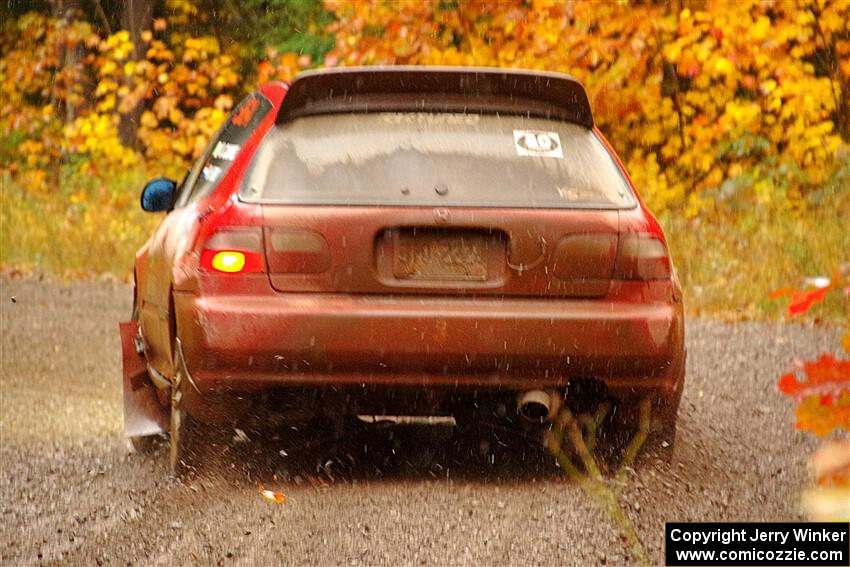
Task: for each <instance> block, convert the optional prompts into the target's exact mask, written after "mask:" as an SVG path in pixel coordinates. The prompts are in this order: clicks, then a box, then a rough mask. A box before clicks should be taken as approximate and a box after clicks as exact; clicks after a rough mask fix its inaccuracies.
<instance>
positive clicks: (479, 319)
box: [174, 292, 684, 394]
mask: <svg viewBox="0 0 850 567" xmlns="http://www.w3.org/2000/svg"><path fill="white" fill-rule="evenodd" d="M174 300H175V310H176V323H177V332H178V335H179V336H180V338H181V341H182V344H183V349H184V355H185V358H186V361H187V366H188V370H189V372H190V374H191V377H192V380H193V381H194V382H195V384H196V385H197V386H198V388H199V389H200V390H201V391H204V390H207V391H212V390H222V389H227V390H245V391H250V390H257V389H263V388H267V387H273V386H278V385H305V386H322V385H344V384H347V385H352V386H354V385H361V384H370V385H374V384H386V385H388V386H390V385H398V386H434V387H440V386H446V387H459V388H465V387H468V388H475V389H487V388H493V389H525V388H539V387H551V386H561V385H564V384H566V383H567V382H568V381H569V380H570V379H571V378H573V377H595V378H599V379H602V380H604V381H605V382H606V383H607V384H608V386H609V388H611V389H613V390H619V391H621V392H624V393H628V392H631V393H635V394H639V393H642V392H646V391H658V393H659V394H665V393H671V392H674V391H675V390H676V389H677V387H679V386H680V382H681V379H682V373H683V367H684V344H683V343H684V328H683V315H682V306H681V303H678V302H675V303H627V302H612V301H598V300H593V301H591V300H553V299H545V300H540V299H510V300H501V299H489V298H486V299H485V298H476V299H464V298H422V297H409V296H408V297H387V296H353V295H338V294H275V295H270V296H266V295H263V296H238V295H233V296H199V295H195V294H193V293H189V292H176V293H175V294H174Z"/></svg>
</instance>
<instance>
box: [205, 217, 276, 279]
mask: <svg viewBox="0 0 850 567" xmlns="http://www.w3.org/2000/svg"><path fill="white" fill-rule="evenodd" d="M262 242H263V238H262V233H261V232H260V230H259V229H256V228H248V227H226V228H223V229H221V230H219V231H217V232H216V233H214V234H213V235H212V236H211V237H210V238H209V239H208V240H207V241H206V242H205V244H204V249H203V252H202V253H201V269H202V270H206V271H208V272H216V273H219V274H250V273H258V272H264V271H265V261H264V260H263V253H262Z"/></svg>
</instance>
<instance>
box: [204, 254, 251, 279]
mask: <svg viewBox="0 0 850 567" xmlns="http://www.w3.org/2000/svg"><path fill="white" fill-rule="evenodd" d="M212 267H213V269H214V270H218V271H219V272H227V273H230V274H232V273H235V272H241V271H242V269H243V268H244V267H245V254H243V253H242V252H235V251H232V250H222V251H221V252H216V253H215V254H214V255H213V257H212Z"/></svg>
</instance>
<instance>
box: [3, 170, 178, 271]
mask: <svg viewBox="0 0 850 567" xmlns="http://www.w3.org/2000/svg"><path fill="white" fill-rule="evenodd" d="M145 177H146V176H145V175H144V174H143V173H140V172H128V173H122V174H119V175H117V176H115V177H114V178H112V179H110V181H109V182H108V183H107V182H103V181H101V180H100V179H98V178H94V177H82V176H81V177H78V178H76V179H74V180H73V182H68V183H61V184H59V188H57V189H55V190H51V191H44V192H34V191H28V190H26V189H25V188H23V187H22V186H20V185H18V184H16V183H14V182H12V181H11V180H10V179H9V178H8V176H2V177H0V266H3V267H6V268H10V267H11V268H16V269H19V270H21V271H24V272H35V273H47V274H52V275H55V276H58V277H61V278H69V279H78V278H83V279H86V278H92V277H96V276H100V275H104V274H112V275H114V276H117V277H120V278H125V279H126V278H128V277H130V276H131V275H132V270H133V257H134V254H135V252H136V251H137V250H138V249H139V248H140V247H141V245H142V244H144V242H145V240H146V239H147V238H148V237H149V236H150V235H151V234H152V233H153V231H154V229H155V228H156V226H157V225H158V224H159V222H160V220H161V218H162V215H152V214H146V213H144V212H143V211H142V210H141V209H140V207H139V205H138V202H139V194H140V192H141V189H142V186H143V185H144V182H145Z"/></svg>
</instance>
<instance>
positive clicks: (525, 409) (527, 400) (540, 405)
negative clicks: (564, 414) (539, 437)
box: [517, 390, 562, 423]
mask: <svg viewBox="0 0 850 567" xmlns="http://www.w3.org/2000/svg"><path fill="white" fill-rule="evenodd" d="M561 403H562V398H561V396H560V395H559V394H558V392H557V391H555V390H546V391H543V390H529V391H528V392H524V393H522V394H520V395H519V397H518V398H517V412H519V414H520V415H521V416H522V417H523V419H526V420H528V421H531V422H533V423H543V422H544V421H546V420H551V419H553V418H554V417H555V416H556V415H557V414H558V411H560V409H561Z"/></svg>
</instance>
